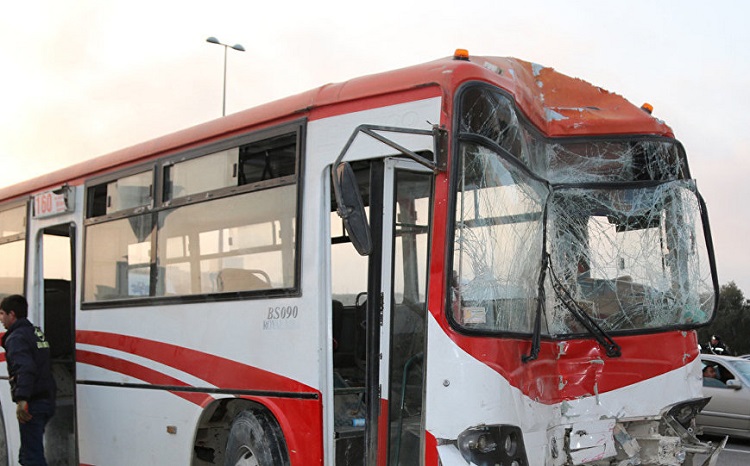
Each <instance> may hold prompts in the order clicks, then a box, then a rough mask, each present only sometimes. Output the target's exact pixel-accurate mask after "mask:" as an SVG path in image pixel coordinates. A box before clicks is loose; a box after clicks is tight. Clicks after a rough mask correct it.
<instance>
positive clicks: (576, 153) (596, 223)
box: [451, 87, 716, 335]
mask: <svg viewBox="0 0 750 466" xmlns="http://www.w3.org/2000/svg"><path fill="white" fill-rule="evenodd" d="M461 110H462V114H461V121H460V129H459V131H460V134H459V141H460V142H459V153H458V157H457V159H458V160H457V164H456V165H455V167H456V169H457V171H458V174H457V177H456V180H457V184H456V204H455V206H456V207H455V233H454V249H453V278H452V281H451V313H452V317H453V320H454V321H455V322H456V323H457V324H459V325H461V326H464V327H465V328H469V329H475V330H479V331H489V332H513V333H530V332H532V331H533V326H534V321H535V319H536V315H537V310H538V309H539V308H541V312H540V318H541V322H542V332H543V333H546V334H548V335H566V334H579V333H584V332H586V328H587V327H586V325H585V323H583V322H582V320H589V321H591V322H593V323H594V324H595V326H598V327H599V328H601V329H602V330H603V331H605V332H610V331H614V332H617V331H634V330H635V331H638V330H647V329H657V328H669V327H690V326H693V325H698V324H701V323H705V322H707V321H708V320H709V319H710V317H711V315H712V313H713V308H714V304H715V297H716V294H715V293H716V290H715V280H714V275H713V263H712V259H711V257H710V255H709V252H708V247H707V244H708V243H707V238H706V237H705V236H704V224H703V222H704V220H703V215H702V213H703V207H702V204H701V200H700V196H699V195H698V192H697V189H696V187H695V183H694V182H693V181H692V180H690V179H689V178H688V173H687V166H686V165H685V164H684V157H682V156H681V152H680V148H679V146H678V144H677V143H676V142H675V141H673V140H668V139H666V138H647V137H644V138H628V139H627V140H614V139H613V140H607V139H604V138H597V139H593V140H591V141H588V142H587V141H582V140H576V141H566V140H562V141H561V140H545V139H542V138H540V137H538V136H536V135H535V134H534V133H531V132H530V131H528V130H527V129H526V128H525V126H524V125H523V124H522V123H520V122H519V120H518V118H517V117H516V114H515V109H514V107H513V105H512V104H511V102H510V100H508V99H507V98H506V97H505V96H503V95H502V94H500V93H499V92H497V91H490V90H488V89H487V88H483V87H480V88H478V89H474V88H472V89H470V90H469V91H466V92H465V93H464V95H463V99H462V106H461ZM686 178H687V179H686ZM573 308H575V309H573ZM578 311H580V313H584V314H585V317H586V318H585V319H581V318H580V316H578V317H576V316H575V314H576V313H577V312H578Z"/></svg>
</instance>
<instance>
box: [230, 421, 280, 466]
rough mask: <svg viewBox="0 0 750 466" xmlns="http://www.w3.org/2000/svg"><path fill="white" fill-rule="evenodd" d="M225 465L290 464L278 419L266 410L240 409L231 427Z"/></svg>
mask: <svg viewBox="0 0 750 466" xmlns="http://www.w3.org/2000/svg"><path fill="white" fill-rule="evenodd" d="M224 466H289V455H288V454H287V451H286V444H285V442H284V436H283V434H282V433H281V428H280V427H279V425H278V423H277V422H276V420H275V419H273V417H272V416H270V415H268V414H267V413H265V412H262V411H250V410H245V411H242V412H240V413H239V414H238V415H237V417H235V418H234V420H233V421H232V427H231V429H230V430H229V438H228V439H227V448H226V453H225V455H224Z"/></svg>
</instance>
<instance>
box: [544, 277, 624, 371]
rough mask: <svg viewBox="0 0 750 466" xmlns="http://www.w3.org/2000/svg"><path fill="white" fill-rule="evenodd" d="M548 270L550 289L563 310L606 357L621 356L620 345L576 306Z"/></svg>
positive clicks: (568, 293) (575, 302)
mask: <svg viewBox="0 0 750 466" xmlns="http://www.w3.org/2000/svg"><path fill="white" fill-rule="evenodd" d="M549 270H550V273H551V275H552V279H553V280H554V283H553V285H552V288H553V289H554V290H555V295H556V296H557V298H558V299H559V300H560V302H561V303H562V304H563V305H564V306H565V308H566V309H568V310H569V311H570V313H571V314H573V317H575V318H576V320H577V321H578V322H580V323H581V325H583V326H584V327H585V328H586V330H588V331H589V333H590V334H591V335H593V337H594V338H595V339H596V341H598V342H599V344H600V345H602V347H604V350H605V351H606V353H607V356H609V357H610V358H617V357H620V356H622V348H620V345H618V344H617V343H615V341H614V340H613V339H612V337H611V336H609V334H608V333H607V332H606V331H605V330H604V329H603V328H601V326H600V325H599V324H598V323H596V321H595V320H594V319H592V318H591V316H590V315H588V313H587V312H586V311H585V310H584V309H583V308H582V307H581V305H580V304H578V301H576V300H575V299H574V298H573V297H572V296H571V295H570V292H568V289H567V288H565V286H564V285H563V284H562V282H560V280H559V279H558V278H557V275H555V271H554V270H552V267H550V268H549Z"/></svg>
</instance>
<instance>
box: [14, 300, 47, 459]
mask: <svg viewBox="0 0 750 466" xmlns="http://www.w3.org/2000/svg"><path fill="white" fill-rule="evenodd" d="M28 308H29V306H28V303H27V302H26V298H24V297H23V296H21V295H11V296H7V297H6V298H4V299H3V300H2V302H0V321H2V324H3V326H4V327H5V329H6V332H5V335H3V338H2V345H3V348H4V349H5V359H6V361H7V363H8V375H9V380H10V391H11V394H12V395H13V401H14V402H15V403H16V417H17V418H18V425H19V430H20V431H21V450H20V452H19V454H18V462H19V463H21V464H22V465H24V466H32V465H33V466H38V465H41V466H47V461H46V460H45V459H44V428H45V426H46V425H47V422H48V421H49V419H50V418H51V417H52V415H53V414H54V412H55V392H56V387H55V380H54V379H53V378H52V372H51V370H50V351H49V343H48V342H47V340H46V338H45V337H44V333H42V331H41V330H40V329H39V327H34V325H33V324H32V323H31V322H29V320H28V319H27V316H28Z"/></svg>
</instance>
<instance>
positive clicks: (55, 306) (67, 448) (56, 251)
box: [38, 223, 78, 465]
mask: <svg viewBox="0 0 750 466" xmlns="http://www.w3.org/2000/svg"><path fill="white" fill-rule="evenodd" d="M38 240H39V244H38V251H40V253H41V262H40V265H41V273H40V274H39V278H40V284H43V287H40V288H42V289H43V295H42V296H40V297H39V298H41V300H42V302H43V303H44V333H45V335H46V337H47V341H48V342H49V344H50V353H51V356H52V375H53V376H54V378H55V382H56V384H57V403H56V410H55V415H54V416H53V417H52V419H51V420H50V423H49V425H48V426H47V429H46V433H45V445H46V447H45V453H46V456H47V459H48V460H49V461H50V464H59V465H74V464H78V460H77V444H78V442H77V441H76V427H75V425H76V424H75V418H76V409H75V408H76V403H75V399H76V391H75V380H76V376H75V324H74V323H75V306H74V302H75V278H74V277H75V240H76V229H75V224H73V223H70V224H61V225H55V226H52V227H46V228H44V229H43V230H41V232H40V235H39V237H38ZM42 289H40V290H39V292H40V293H42Z"/></svg>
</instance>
